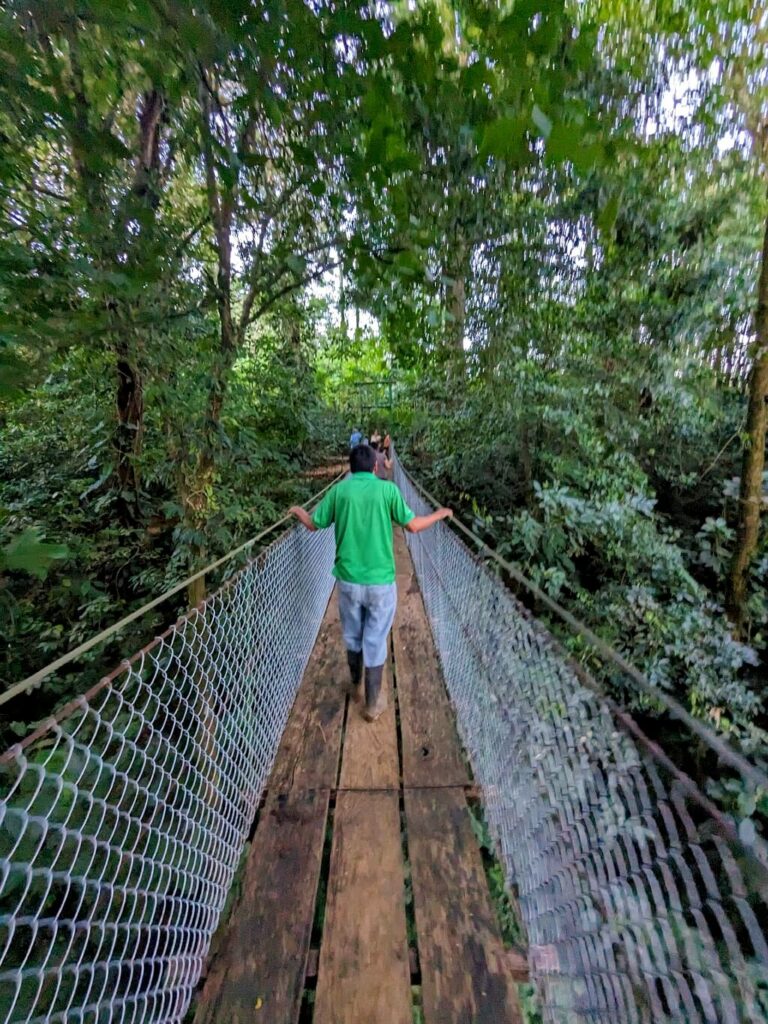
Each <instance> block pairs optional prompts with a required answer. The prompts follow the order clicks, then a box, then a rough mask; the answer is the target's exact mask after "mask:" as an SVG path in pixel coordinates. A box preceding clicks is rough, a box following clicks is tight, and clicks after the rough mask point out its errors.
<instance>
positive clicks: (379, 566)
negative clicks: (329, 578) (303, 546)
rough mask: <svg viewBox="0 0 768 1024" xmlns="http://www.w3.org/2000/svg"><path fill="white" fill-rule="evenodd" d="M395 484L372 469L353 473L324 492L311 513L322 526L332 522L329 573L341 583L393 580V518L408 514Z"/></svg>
mask: <svg viewBox="0 0 768 1024" xmlns="http://www.w3.org/2000/svg"><path fill="white" fill-rule="evenodd" d="M413 516H414V514H413V512H411V510H410V509H409V508H408V506H407V505H406V503H405V501H404V499H403V496H402V494H401V493H400V489H399V488H398V487H396V486H395V485H394V484H393V483H391V482H390V481H389V480H380V479H379V478H378V477H376V476H374V475H373V473H352V474H351V475H350V476H348V477H346V478H345V479H344V480H342V481H341V483H339V484H336V486H335V487H332V488H331V489H330V491H328V493H327V494H326V496H325V497H324V498H323V500H322V501H321V502H320V504H319V505H318V506H317V508H316V509H315V511H314V513H313V514H312V522H313V523H314V524H315V526H317V527H318V529H321V530H324V529H325V528H326V527H327V526H330V525H331V523H333V525H334V527H335V532H336V562H335V563H334V566H333V575H334V576H335V577H336V579H338V580H344V582H345V583H365V584H375V583H394V582H395V550H394V544H393V539H392V523H393V522H395V523H397V525H398V526H405V525H406V524H407V523H410V521H411V520H412V519H413Z"/></svg>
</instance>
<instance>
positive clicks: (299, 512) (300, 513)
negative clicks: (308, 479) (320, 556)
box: [288, 505, 317, 532]
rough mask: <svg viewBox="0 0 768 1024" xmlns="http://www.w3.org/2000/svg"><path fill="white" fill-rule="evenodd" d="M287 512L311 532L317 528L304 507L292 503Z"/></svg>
mask: <svg viewBox="0 0 768 1024" xmlns="http://www.w3.org/2000/svg"><path fill="white" fill-rule="evenodd" d="M288 512H289V513H290V515H292V516H296V518H297V519H298V520H299V522H300V523H303V524H304V525H305V526H306V528H307V529H308V530H312V531H313V532H314V531H315V530H316V529H317V527H316V526H315V524H314V523H313V522H312V516H311V515H310V514H309V512H307V510H306V509H305V508H301V506H300V505H294V506H293V508H289V509H288Z"/></svg>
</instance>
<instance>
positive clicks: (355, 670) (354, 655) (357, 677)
mask: <svg viewBox="0 0 768 1024" xmlns="http://www.w3.org/2000/svg"><path fill="white" fill-rule="evenodd" d="M347 664H348V665H349V674H350V677H351V679H350V684H349V693H350V696H352V697H353V698H354V699H355V700H362V697H363V652H362V651H347Z"/></svg>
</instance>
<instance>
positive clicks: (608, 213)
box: [597, 192, 621, 235]
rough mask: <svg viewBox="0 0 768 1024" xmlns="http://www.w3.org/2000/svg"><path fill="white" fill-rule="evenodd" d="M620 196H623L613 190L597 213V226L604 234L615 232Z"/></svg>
mask: <svg viewBox="0 0 768 1024" xmlns="http://www.w3.org/2000/svg"><path fill="white" fill-rule="evenodd" d="M620 198H621V197H620V194H619V193H618V192H612V193H611V195H610V196H609V197H608V200H607V202H606V203H605V205H604V206H603V208H602V209H601V210H600V212H599V214H598V215H597V226H598V228H599V230H600V231H601V232H602V233H603V234H604V235H610V234H612V233H613V228H614V226H615V224H616V218H617V217H618V215H619V202H620Z"/></svg>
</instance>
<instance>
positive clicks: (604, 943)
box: [395, 464, 768, 1024]
mask: <svg viewBox="0 0 768 1024" xmlns="http://www.w3.org/2000/svg"><path fill="white" fill-rule="evenodd" d="M395 479H396V482H397V483H398V484H399V486H400V487H401V489H402V491H403V493H404V495H405V498H406V500H407V502H408V504H409V505H410V506H411V508H413V509H414V511H415V512H417V514H425V513H427V512H430V511H431V510H432V507H431V506H430V505H429V504H428V503H427V501H426V500H425V499H424V498H423V497H422V495H421V494H420V492H419V491H418V490H417V489H416V487H415V486H414V485H413V483H412V482H411V481H410V479H409V478H408V477H407V475H406V474H405V473H404V472H403V469H402V467H401V466H400V465H399V464H397V466H396V471H395ZM408 542H409V546H410V550H411V554H412V556H413V560H414V564H415V568H416V574H417V577H418V580H419V584H420V586H421V589H422V593H423V596H424V602H425V605H426V608H427V612H428V615H429V619H430V623H431V626H432V631H433V634H434V637H435V642H436V646H437V649H438V653H439V656H440V660H441V663H442V667H443V671H444V675H445V679H446V684H447V687H448V691H449V693H450V696H451V699H452V701H453V704H454V706H455V709H456V714H457V719H458V724H459V730H460V733H461V736H462V739H463V741H464V744H465V746H466V749H467V752H468V754H469V757H470V760H471V764H472V767H473V770H474V773H475V776H476V779H477V781H478V782H479V783H480V785H481V788H482V792H483V799H484V804H485V809H486V816H487V818H488V822H489V826H490V828H491V831H492V834H493V836H494V839H495V842H496V845H497V851H498V853H499V856H500V859H501V861H502V864H503V867H504V870H505V874H506V878H507V880H508V882H509V883H510V885H511V886H512V887H513V888H514V889H515V890H516V891H517V893H518V902H519V907H520V912H521V916H522V918H523V922H524V924H525V927H526V929H527V932H528V939H529V943H530V945H529V960H530V965H531V973H532V977H533V979H534V981H535V982H536V985H537V988H538V990H539V994H540V997H541V1002H542V1006H543V1013H544V1018H545V1020H546V1021H547V1022H558V1024H559V1022H563V1024H565V1022H567V1024H578V1022H582V1021H583V1022H587V1021H590V1022H600V1024H603V1022H604V1024H625V1022H633V1024H634V1022H650V1021H653V1022H672V1021H674V1022H682V1021H685V1022H686V1024H695V1022H707V1024H731V1022H733V1024H735V1022H750V1024H752V1022H754V1024H757V1022H765V1021H766V1020H768V945H767V944H766V928H768V884H767V879H768V876H767V875H766V871H765V870H764V868H763V866H762V864H761V863H759V862H758V861H757V859H756V858H755V857H753V855H752V852H751V851H750V850H748V849H746V848H744V847H743V846H741V845H740V844H739V843H738V841H733V839H734V837H733V835H732V832H731V828H730V823H729V822H727V821H725V822H723V821H722V820H720V821H718V820H717V819H716V818H713V817H711V816H709V815H708V814H707V812H706V811H705V810H704V809H703V807H702V804H701V802H699V801H697V799H696V798H695V790H694V793H693V794H692V793H691V788H692V787H690V788H689V787H688V786H687V785H686V781H687V780H685V779H684V778H682V777H681V776H679V775H677V776H676V775H675V774H674V772H672V773H671V774H670V773H669V772H667V771H665V770H664V764H663V759H662V761H661V763H659V761H658V760H657V759H654V758H652V757H650V756H648V754H647V752H646V750H645V749H643V750H641V749H640V747H639V746H638V745H637V744H636V743H635V742H634V741H633V740H632V738H630V736H629V735H628V734H627V732H626V731H625V730H624V729H623V728H621V727H620V724H619V722H618V721H617V718H616V716H615V715H614V714H613V712H612V709H611V707H610V706H609V704H608V703H607V702H606V701H604V700H602V699H601V698H600V697H599V696H597V695H596V694H595V692H594V691H593V690H592V689H590V688H587V687H585V686H584V685H582V684H581V683H580V681H579V679H578V678H577V675H576V674H575V672H574V671H573V669H572V668H571V667H570V666H569V664H568V663H567V662H566V661H565V660H564V658H563V656H562V654H561V653H560V651H559V649H558V648H557V647H556V645H555V644H554V642H553V640H552V638H551V636H550V635H549V634H548V633H547V631H546V630H545V629H544V628H543V627H542V626H541V625H540V624H539V623H537V622H536V621H535V620H533V619H532V618H531V616H530V614H529V613H528V612H527V611H526V610H525V609H524V608H523V607H522V605H520V603H519V602H518V601H517V600H516V599H515V598H514V597H513V596H512V594H511V593H510V592H509V590H508V589H507V588H506V587H505V586H504V584H503V583H502V582H501V580H499V579H498V577H497V576H495V575H494V574H493V573H492V572H491V571H490V570H489V569H488V568H487V567H486V566H485V565H484V564H483V563H482V562H481V560H480V559H479V558H477V557H476V556H475V555H473V554H472V552H470V550H469V549H468V548H467V547H466V546H465V545H464V544H463V543H462V541H461V540H460V539H459V538H458V537H457V536H456V534H455V533H453V532H452V531H451V530H450V529H448V528H447V527H446V526H445V525H444V524H442V523H441V524H439V525H438V526H437V527H435V528H433V529H430V530H427V531H425V532H423V533H419V534H417V535H410V534H409V535H408ZM723 826H725V828H724V827H723Z"/></svg>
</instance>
